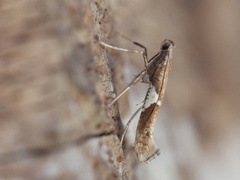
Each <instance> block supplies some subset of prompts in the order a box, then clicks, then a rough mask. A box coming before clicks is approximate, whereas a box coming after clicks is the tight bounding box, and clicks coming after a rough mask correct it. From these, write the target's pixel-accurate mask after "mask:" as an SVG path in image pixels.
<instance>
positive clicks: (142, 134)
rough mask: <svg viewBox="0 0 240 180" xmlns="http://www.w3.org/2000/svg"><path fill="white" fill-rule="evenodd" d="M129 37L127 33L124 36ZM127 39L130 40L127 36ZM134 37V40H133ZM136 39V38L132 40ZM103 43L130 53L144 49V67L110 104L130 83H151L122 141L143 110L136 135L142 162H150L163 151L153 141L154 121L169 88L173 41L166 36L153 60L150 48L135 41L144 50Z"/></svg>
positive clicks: (137, 152) (136, 146)
mask: <svg viewBox="0 0 240 180" xmlns="http://www.w3.org/2000/svg"><path fill="white" fill-rule="evenodd" d="M124 38H126V37H124ZM126 39H127V40H130V39H128V38H126ZM130 41H131V40H130ZM131 42H133V41H131ZM99 43H100V44H101V45H103V46H105V47H108V48H112V49H115V50H120V51H125V52H131V53H141V54H142V55H143V58H144V62H145V69H144V70H143V71H141V72H140V73H139V74H138V75H137V76H136V77H135V79H134V80H133V81H132V82H131V83H130V84H129V85H128V86H127V87H126V88H125V89H124V90H123V91H122V93H120V94H119V95H118V96H117V97H116V98H115V99H114V100H113V101H112V102H111V103H110V105H109V106H111V105H112V104H114V103H115V102H116V101H117V100H118V98H119V97H120V96H121V95H122V94H124V93H125V92H127V91H128V90H129V89H130V87H131V86H132V85H134V84H136V83H138V82H140V81H141V82H145V83H148V84H149V87H148V91H147V94H146V96H145V99H144V102H143V105H142V106H141V107H140V108H139V109H138V110H137V111H136V112H135V113H134V115H133V116H132V117H131V119H130V120H129V122H128V123H127V125H126V128H125V130H124V133H123V135H122V138H121V143H122V142H123V139H124V136H125V134H126V132H127V129H128V127H129V125H130V123H131V121H132V119H133V118H134V117H135V116H136V114H137V113H138V112H139V111H140V110H142V111H141V115H140V119H139V122H138V126H137V130H136V138H135V151H136V154H137V157H138V160H139V161H140V162H147V161H149V160H151V159H152V158H154V157H155V156H157V155H159V154H160V151H159V148H158V147H157V145H156V144H155V142H154V139H153V134H154V124H155V121H156V118H157V115H158V112H159V110H160V107H161V105H162V102H163V98H164V93H165V90H166V85H167V79H168V73H169V70H170V66H171V62H172V51H173V48H174V47H175V45H174V42H173V41H171V40H168V39H165V40H164V41H163V42H162V43H161V46H160V51H159V52H158V53H157V54H156V55H155V56H153V57H152V58H151V59H150V60H148V58H147V48H146V47H144V46H143V45H141V44H140V43H137V42H133V43H134V44H135V45H137V46H140V47H141V48H143V49H144V51H136V50H128V49H123V48H118V47H115V46H111V45H109V44H106V43H104V42H99Z"/></svg>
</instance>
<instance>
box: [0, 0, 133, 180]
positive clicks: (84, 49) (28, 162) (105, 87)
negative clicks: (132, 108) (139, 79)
mask: <svg viewBox="0 0 240 180" xmlns="http://www.w3.org/2000/svg"><path fill="white" fill-rule="evenodd" d="M0 16H1V22H0V31H1V33H0V89H1V93H0V123H1V125H0V179H1V178H4V179H5V178H23V179H132V178H131V177H130V175H129V173H128V172H127V170H126V167H125V161H124V156H123V152H122V148H121V146H120V143H119V136H120V134H121V132H122V124H121V121H120V115H119V110H118V107H117V105H115V106H112V107H111V108H107V104H108V103H109V102H110V101H111V100H112V99H113V97H114V96H115V94H114V87H113V78H112V70H111V68H112V63H111V62H109V60H108V54H107V52H106V50H105V49H104V48H102V47H101V46H99V44H98V43H97V40H98V39H99V40H104V41H106V40H107V39H108V38H109V33H110V32H111V25H112V22H113V20H112V19H111V17H110V16H109V15H108V11H107V5H106V4H105V3H104V1H99V0H96V1H77V0H70V1H65V0H60V1H48V0H20V1H8V0H4V1H1V3H0ZM118 66H121V63H119V64H118ZM113 71H114V69H113ZM118 73H120V71H118V72H117V74H118ZM120 77H121V75H120ZM114 79H115V81H116V80H117V81H119V82H118V83H117V84H122V82H121V78H114ZM131 176H132V175H131Z"/></svg>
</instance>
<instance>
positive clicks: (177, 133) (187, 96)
mask: <svg viewBox="0 0 240 180" xmlns="http://www.w3.org/2000/svg"><path fill="white" fill-rule="evenodd" d="M111 2H113V1H111ZM111 7H112V14H113V15H114V16H115V17H116V19H117V21H116V25H115V26H116V27H117V29H118V31H120V32H121V33H123V34H125V35H126V36H128V37H130V38H131V39H133V40H135V41H138V42H141V43H142V44H144V45H145V46H146V47H148V51H149V57H151V56H153V55H154V54H155V53H157V52H158V50H159V46H160V43H161V42H162V41H163V40H164V39H165V38H168V39H171V40H173V41H174V42H175V44H176V48H175V49H174V58H173V65H172V69H171V72H170V77H169V81H168V87H167V90H166V96H165V101H164V103H163V108H162V110H161V112H160V114H159V119H158V121H157V124H156V128H155V139H156V143H157V144H158V145H159V147H160V149H161V155H160V156H159V157H157V158H156V159H155V160H153V161H151V162H150V163H149V164H147V165H140V166H139V169H138V177H139V179H164V180H175V179H176V180H177V179H184V180H212V179H218V180H225V179H231V180H237V179H239V178H240V171H239V168H240V156H239V152H240V142H239V137H240V121H239V120H240V118H239V116H240V108H239V107H240V70H239V68H240V59H239V57H240V51H239V47H240V36H239V32H240V23H239V22H240V21H239V17H240V2H239V1H237V0H231V1H206V0H205V1H175V0H170V1H157V0H150V1H120V2H119V3H118V5H117V6H114V3H113V5H112V6H111ZM119 40H120V42H122V44H121V45H123V46H124V47H125V48H126V47H127V48H131V49H133V48H135V46H132V45H131V44H130V43H128V42H126V41H125V40H122V39H121V38H119ZM125 63H126V64H127V66H128V68H127V70H126V71H125V72H126V73H125V75H126V76H127V80H128V82H130V81H131V77H132V75H136V74H137V72H138V71H137V70H136V69H135V68H133V66H134V67H137V68H139V70H140V69H141V68H143V60H142V59H141V56H140V55H137V54H135V55H132V54H130V55H126V59H125ZM142 87H146V85H145V86H144V85H138V86H137V87H135V88H133V89H132V90H131V92H130V94H129V96H131V98H130V100H131V104H132V106H131V107H132V108H131V113H133V112H134V110H136V109H137V106H136V104H138V103H141V101H142V100H143V98H144V96H145V94H144V93H145V92H146V90H145V89H144V90H143V91H141V90H139V89H141V88H142ZM131 113H130V114H131ZM129 117H130V115H129V116H128V117H127V118H126V119H128V118H129ZM136 121H137V119H136V120H135V125H132V126H134V127H131V128H132V129H131V130H130V131H131V132H130V133H129V134H131V140H132V143H133V141H134V135H135V133H134V130H135V129H134V128H135V126H136V123H137V122H136Z"/></svg>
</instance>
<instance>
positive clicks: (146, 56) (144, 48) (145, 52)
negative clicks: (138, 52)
mask: <svg viewBox="0 0 240 180" xmlns="http://www.w3.org/2000/svg"><path fill="white" fill-rule="evenodd" d="M116 32H117V33H118V34H119V35H120V36H122V37H123V38H124V39H126V40H128V41H130V42H131V43H133V44H134V45H136V46H138V47H141V48H143V51H142V55H143V59H144V64H145V67H147V66H148V53H147V48H146V47H145V46H144V45H142V44H141V43H139V42H136V41H133V40H131V39H130V38H128V37H127V36H124V35H122V34H121V33H119V32H118V31H116Z"/></svg>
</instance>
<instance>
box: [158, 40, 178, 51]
mask: <svg viewBox="0 0 240 180" xmlns="http://www.w3.org/2000/svg"><path fill="white" fill-rule="evenodd" d="M174 47H175V44H174V42H173V41H172V40H169V39H165V40H164V41H163V42H162V44H161V50H163V51H166V50H171V49H173V48H174Z"/></svg>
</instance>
